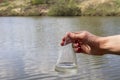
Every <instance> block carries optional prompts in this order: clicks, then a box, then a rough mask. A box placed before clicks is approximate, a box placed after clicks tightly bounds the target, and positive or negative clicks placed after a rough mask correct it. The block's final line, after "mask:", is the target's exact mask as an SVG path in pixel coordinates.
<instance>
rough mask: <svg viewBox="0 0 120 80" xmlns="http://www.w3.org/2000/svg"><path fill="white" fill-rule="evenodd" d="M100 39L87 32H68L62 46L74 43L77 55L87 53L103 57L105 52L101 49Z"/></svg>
mask: <svg viewBox="0 0 120 80" xmlns="http://www.w3.org/2000/svg"><path fill="white" fill-rule="evenodd" d="M99 39H100V37H99V36H96V35H93V34H91V33H89V32H87V31H81V32H68V33H66V35H65V36H64V37H63V39H62V41H61V46H65V45H67V44H70V43H72V45H73V49H74V51H75V52H76V53H85V54H91V55H103V54H105V52H106V51H105V50H103V49H101V48H100V45H99V44H100V42H99Z"/></svg>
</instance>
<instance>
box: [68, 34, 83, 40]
mask: <svg viewBox="0 0 120 80" xmlns="http://www.w3.org/2000/svg"><path fill="white" fill-rule="evenodd" d="M68 37H69V38H70V39H71V40H83V39H84V38H85V34H84V33H83V32H81V33H73V32H69V33H68Z"/></svg>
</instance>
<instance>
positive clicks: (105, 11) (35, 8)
mask: <svg viewBox="0 0 120 80" xmlns="http://www.w3.org/2000/svg"><path fill="white" fill-rule="evenodd" d="M54 5H55V4H39V5H38V4H37V5H36V4H31V1H30V0H10V1H6V2H1V3H0V16H46V15H49V12H50V10H51V7H53V6H54ZM60 7H61V6H60ZM57 8H58V9H59V7H57ZM58 9H57V10H58ZM65 9H66V8H65ZM65 9H63V10H64V11H67V10H65ZM75 9H76V8H73V9H71V8H70V9H69V11H68V13H69V14H70V12H71V11H70V10H72V11H76V10H75ZM78 9H79V10H78ZM55 11H56V10H54V12H55ZM64 11H63V12H64ZM76 12H77V16H120V0H100V1H98V0H83V1H78V3H77V11H76ZM76 12H73V13H75V14H76ZM58 13H59V10H58ZM63 14H64V13H63ZM60 15H61V14H60ZM60 15H59V16H60ZM67 15H68V14H66V15H65V16H67ZM53 16H57V15H53ZM61 16H62V15H61ZM68 16H69V15H68ZM72 16H76V15H74V14H73V15H72Z"/></svg>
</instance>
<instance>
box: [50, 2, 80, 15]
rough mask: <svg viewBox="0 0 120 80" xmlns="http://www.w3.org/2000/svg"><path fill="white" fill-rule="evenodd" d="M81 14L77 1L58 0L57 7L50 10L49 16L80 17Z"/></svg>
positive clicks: (54, 6)
mask: <svg viewBox="0 0 120 80" xmlns="http://www.w3.org/2000/svg"><path fill="white" fill-rule="evenodd" d="M80 14H81V11H80V9H79V8H78V7H77V5H76V2H75V0H58V2H57V3H55V5H53V6H52V7H51V8H50V11H49V13H48V15H53V16H78V15H80Z"/></svg>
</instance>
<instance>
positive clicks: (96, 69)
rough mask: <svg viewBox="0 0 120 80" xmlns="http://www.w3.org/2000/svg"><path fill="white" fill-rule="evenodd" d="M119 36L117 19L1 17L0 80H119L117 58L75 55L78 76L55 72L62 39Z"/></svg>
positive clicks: (119, 72)
mask: <svg viewBox="0 0 120 80" xmlns="http://www.w3.org/2000/svg"><path fill="white" fill-rule="evenodd" d="M80 30H88V31H90V32H92V33H94V34H96V35H100V36H106V35H114V34H120V17H0V80H120V56H118V55H104V56H90V55H85V54H77V62H78V73H77V74H72V75H67V74H59V73H57V72H55V71H54V65H55V64H56V61H57V58H58V54H59V51H60V45H59V43H60V41H61V38H62V36H63V35H64V34H65V33H66V32H68V31H80Z"/></svg>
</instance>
